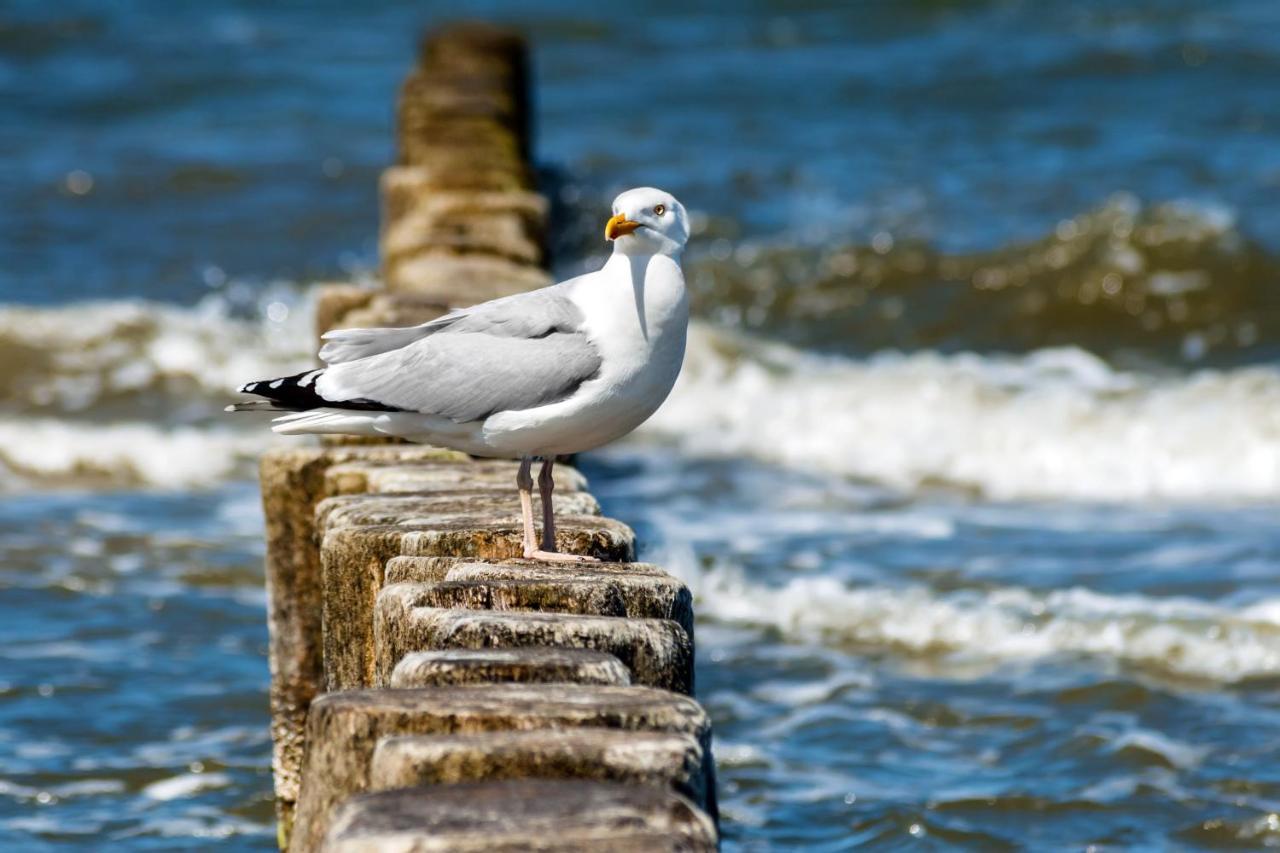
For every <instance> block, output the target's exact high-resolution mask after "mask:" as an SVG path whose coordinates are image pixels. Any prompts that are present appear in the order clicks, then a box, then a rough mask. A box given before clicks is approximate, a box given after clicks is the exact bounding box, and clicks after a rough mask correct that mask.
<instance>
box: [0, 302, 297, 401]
mask: <svg viewBox="0 0 1280 853" xmlns="http://www.w3.org/2000/svg"><path fill="white" fill-rule="evenodd" d="M259 303H260V304H259V305H258V306H256V307H255V308H254V312H256V313H255V317H254V318H253V319H246V318H242V317H237V316H235V314H234V312H233V310H232V307H231V303H230V302H229V301H228V300H227V299H225V298H223V297H221V296H220V295H211V296H209V297H207V298H205V299H204V300H202V301H200V302H199V303H197V304H195V305H193V306H190V307H183V306H178V305H169V304H164V303H158V302H146V301H142V300H115V301H90V302H75V303H72V304H69V305H64V306H59V307H54V308H38V307H27V306H6V307H4V308H0V351H3V352H5V353H6V355H7V356H8V357H7V358H6V359H4V362H5V363H4V364H3V366H0V390H2V391H3V392H4V397H5V399H6V401H7V404H8V407H9V408H11V409H12V408H13V407H14V406H15V405H21V406H26V407H38V408H43V409H46V410H48V409H54V410H57V411H61V412H78V411H85V410H87V409H90V408H92V407H94V406H96V405H100V404H103V403H105V402H107V401H109V400H111V399H112V398H114V397H120V396H125V395H131V394H138V393H142V392H151V393H159V392H166V391H171V392H176V393H185V394H190V393H192V392H197V393H199V392H203V393H214V394H224V393H228V392H229V391H231V390H232V389H234V388H235V387H236V386H238V385H239V384H241V383H242V382H245V381H246V380H247V379H253V378H260V377H263V376H267V375H269V374H270V373H271V372H273V371H276V370H279V369H286V368H294V367H296V368H297V369H299V370H300V369H302V368H303V367H305V366H306V365H308V364H310V363H311V359H312V356H313V352H312V351H311V344H312V337H311V334H310V327H311V320H310V317H311V311H310V307H309V305H308V303H307V301H306V300H305V299H303V298H301V297H300V296H299V295H298V294H297V293H296V291H293V290H290V289H285V288H274V289H269V290H268V291H266V292H265V293H264V294H263V295H262V296H260V297H259Z"/></svg>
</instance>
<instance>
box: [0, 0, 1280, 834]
mask: <svg viewBox="0 0 1280 853" xmlns="http://www.w3.org/2000/svg"><path fill="white" fill-rule="evenodd" d="M471 5H472V8H473V9H474V11H476V12H478V13H482V14H487V15H497V16H505V17H514V18H515V19H516V20H517V22H520V23H523V24H524V25H525V26H527V27H528V29H529V30H530V32H531V34H532V35H533V37H534V39H535V43H536V45H537V47H538V52H537V55H536V65H537V71H538V79H539V88H538V107H539V121H538V132H537V135H538V147H539V150H540V152H541V154H542V157H543V160H544V161H545V162H546V163H547V164H548V169H547V175H546V177H547V184H546V185H547V187H548V189H549V191H550V192H551V193H553V194H554V196H555V197H556V199H557V200H558V202H559V205H558V207H559V213H558V217H559V219H558V221H559V229H558V234H559V240H558V245H557V250H558V258H559V267H560V270H561V271H562V272H566V273H568V272H573V271H576V270H578V269H580V268H582V267H583V266H586V265H589V264H592V263H596V262H598V261H597V258H598V252H599V251H600V249H601V247H600V245H599V242H598V226H599V212H600V211H601V210H602V209H603V208H604V205H605V203H606V201H607V199H608V197H609V195H610V194H611V193H612V192H613V191H614V190H615V189H617V188H620V187H622V186H625V185H629V184H637V183H655V184H659V185H662V186H665V187H667V188H669V189H671V190H673V191H675V192H677V193H678V194H679V195H680V196H681V197H682V198H683V199H684V200H685V201H686V202H688V203H689V204H690V206H691V208H693V209H694V210H695V212H696V225H697V229H696V230H697V233H696V235H695V241H694V246H693V247H692V249H691V251H690V255H689V258H688V263H687V269H688V271H689V278H690V281H691V284H692V286H693V290H694V299H695V305H696V309H697V313H698V315H699V318H700V319H699V322H698V323H696V324H695V326H694V328H693V329H692V331H691V338H690V350H689V356H688V359H687V361H686V367H685V372H684V376H683V377H682V380H681V383H680V385H679V386H678V387H677V389H676V391H675V392H674V394H673V397H672V399H671V401H670V402H669V404H668V405H667V406H666V407H665V408H664V409H663V410H662V411H661V412H660V413H659V414H658V415H657V416H656V417H655V418H654V420H653V421H652V422H651V423H650V424H648V425H646V426H645V427H644V428H643V429H642V430H641V431H640V433H639V434H638V435H637V436H636V437H635V438H634V439H632V440H630V441H629V442H627V443H625V444H624V445H621V446H619V447H617V448H612V449H609V450H607V451H604V452H601V453H597V454H592V455H589V456H588V457H586V458H585V459H584V462H583V464H584V468H585V471H586V473H587V474H588V476H589V477H590V478H591V481H592V485H593V488H594V490H595V492H596V494H597V495H598V496H599V497H600V499H601V502H602V504H603V505H604V508H605V511H606V512H607V513H609V514H610V515H614V516H616V517H618V518H621V519H622V520H624V521H626V522H628V523H630V524H631V525H633V526H634V527H635V528H636V530H637V532H638V533H639V535H640V537H641V540H642V542H643V543H644V544H643V555H644V556H645V558H647V559H652V560H654V561H656V562H659V563H661V564H663V565H664V566H666V567H668V568H669V569H670V570H672V571H673V572H676V573H677V574H679V575H680V576H681V577H682V578H683V579H684V580H685V581H686V582H687V583H688V584H689V585H690V587H691V588H692V589H693V590H694V592H695V595H696V596H697V597H698V614H699V618H700V622H699V624H698V632H697V635H698V636H697V639H698V653H699V669H698V693H699V697H700V698H701V699H702V700H703V702H704V703H705V704H706V705H707V707H708V709H709V710H710V711H711V714H712V716H713V719H714V721H715V725H716V732H717V738H718V739H717V757H718V762H719V767H720V779H721V784H722V790H721V799H722V802H723V808H724V817H725V820H724V827H723V828H724V832H725V836H726V840H727V846H728V847H730V848H736V849H769V848H772V849H782V850H786V849H797V848H813V849H826V850H837V849H848V848H852V847H856V846H859V845H872V846H874V845H879V846H881V847H883V848H885V849H897V848H899V847H901V846H903V845H906V844H908V843H919V844H921V845H926V846H927V845H930V844H932V845H933V846H935V847H954V846H964V845H968V846H971V847H975V848H981V849H993V848H999V847H1001V846H1009V847H1024V848H1036V849H1045V848H1048V849H1058V848H1064V847H1068V848H1070V847H1083V846H1085V845H1088V844H1101V845H1111V846H1113V847H1120V848H1147V849H1170V848H1196V847H1205V846H1235V847H1241V848H1246V849H1250V848H1258V847H1264V846H1269V845H1280V771H1278V770H1277V769H1276V767H1277V766H1278V763H1277V761H1276V757H1277V756H1276V750H1275V748H1274V744H1275V743H1277V742H1280V713H1278V711H1280V678H1278V676H1280V580H1278V578H1280V573H1277V571H1276V568H1277V565H1278V564H1280V533H1278V532H1277V528H1276V526H1275V524H1274V520H1275V518H1276V513H1277V510H1278V509H1280V420H1277V414H1276V413H1277V412H1280V371H1277V369H1276V365H1275V359H1276V357H1277V352H1278V351H1277V347H1276V341H1277V340H1280V309H1278V308H1277V305H1278V304H1280V303H1277V301H1276V297H1275V295H1274V285H1275V282H1276V281H1277V280H1280V262H1278V261H1277V255H1276V251H1277V244H1276V241H1275V234H1276V233H1277V230H1276V229H1277V228H1278V227H1280V202H1278V201H1277V199H1280V195H1278V194H1277V192H1276V190H1277V189H1280V112H1278V111H1277V110H1278V109H1280V108H1278V106H1277V105H1280V101H1277V100H1276V98H1275V97H1274V92H1273V91H1272V90H1273V89H1274V86H1272V85H1270V82H1271V81H1274V80H1276V79H1280V35H1277V34H1280V17H1278V15H1280V11H1278V10H1277V7H1276V6H1275V4H1272V3H1268V2H1249V0H1233V1H1232V2H1221V3H1191V2H1164V3H1156V2H1145V3H1144V2H1134V3H1128V4H1125V5H1123V6H1117V5H1116V4H1114V3H1102V2H1099V3H1073V4H1057V5H1053V6H1046V5H1045V4H1036V3H1025V2H1012V0H1011V2H985V3H964V4H960V3H934V2H910V3H895V4H877V3H866V4H859V5H857V6H854V7H852V8H844V6H843V5H840V6H837V5H836V4H831V5H826V4H809V5H807V6H806V10H805V11H804V12H803V13H793V12H792V11H790V10H789V7H788V6H787V5H786V4H756V5H753V6H751V7H750V8H746V9H743V10H740V12H739V14H737V15H734V16H732V17H730V16H717V15H710V14H704V13H699V12H695V11H692V10H690V9H689V8H686V6H687V5H688V4H664V3H657V4H643V5H632V6H622V7H618V6H612V7H607V8H606V7H599V8H597V9H595V10H593V11H591V13H590V17H587V18H583V17H582V10H581V9H579V8H570V5H569V4H556V3H553V4H549V5H547V6H544V8H543V9H540V10H538V11H537V12H536V13H535V12H530V11H523V10H522V7H515V6H512V7H504V6H501V5H499V4H479V3H477V4H471ZM354 8H355V7H348V6H346V5H343V4H337V3H333V4H328V3H325V4H308V6H307V7H306V8H305V9H304V8H302V7H297V8H293V7H285V6H282V5H281V4H265V3H263V4H258V3H248V2H241V3H233V4H227V5H223V6H221V7H218V8H212V7H204V6H201V7H193V6H185V5H182V6H179V5H174V6H169V5H157V4H142V3H122V4H116V5H113V6H111V7H110V8H107V7H105V6H103V5H102V4H99V3H92V2H78V1H77V0H72V2H66V3H60V4H57V5H56V6H53V5H49V4H37V3H24V2H19V3H16V4H13V5H12V6H11V10H12V11H11V13H10V10H9V9H7V10H6V16H5V19H4V20H3V21H0V91H4V92H5V93H6V94H8V95H11V97H8V98H4V99H0V117H3V118H4V121H3V122H0V128H3V129H2V130H0V140H3V142H4V143H5V144H6V146H7V148H6V150H7V151H9V152H11V153H10V155H9V162H10V163H11V164H12V163H16V164H17V165H18V168H16V169H9V170H7V171H5V172H4V173H3V174H2V175H0V188H2V191H3V192H4V193H5V197H6V200H7V201H8V204H6V205H4V206H3V209H2V210H0V256H3V258H4V260H5V263H4V264H3V265H0V298H3V299H4V300H5V301H6V303H8V304H7V305H6V306H5V307H2V308H0V394H2V395H3V403H0V490H2V491H0V607H2V608H3V612H2V614H0V615H2V616H3V619H0V659H2V663H0V768H2V771H0V772H2V773H3V778H0V847H4V848H6V849H8V848H13V849H22V850H39V849H43V848H45V847H49V848H53V847H63V846H66V845H68V844H71V845H79V846H81V847H83V848H85V849H102V848H103V847H104V846H109V847H111V848H112V849H190V848H192V847H203V846H206V845H210V844H212V843H214V842H215V841H216V840H218V839H224V840H225V843H226V845H227V846H228V847H229V848H230V849H248V848H258V849H269V848H270V847H271V846H272V845H273V844H274V828H273V827H272V824H271V820H272V815H271V805H270V773H269V769H268V763H269V743H268V735H267V727H266V685H267V673H266V664H265V644H266V631H265V618H264V613H263V606H264V596H263V592H262V576H261V568H260V566H261V559H262V538H261V517H260V511H259V509H258V507H257V494H256V488H255V484H254V483H253V480H252V475H253V460H254V458H255V457H256V455H257V454H258V453H259V452H260V451H261V450H262V449H263V448H264V447H266V446H268V445H269V444H270V443H271V440H270V439H269V438H268V437H266V436H264V435H263V430H262V427H261V425H260V424H257V423H246V422H244V421H229V420H226V419H223V418H222V417H221V416H220V414H219V410H220V408H221V406H222V405H224V404H225V402H226V393H227V389H229V388H230V387H231V386H233V385H235V384H236V383H237V382H240V381H243V380H245V379H252V378H260V377H261V376H266V375H271V374H273V373H275V372H277V371H284V370H291V369H300V368H301V367H303V366H305V365H306V364H308V363H309V358H310V352H309V344H308V340H309V334H310V332H309V328H310V326H309V316H308V307H307V300H306V298H305V292H306V287H305V284H306V283H307V282H309V281H311V280H313V279H315V278H326V279H328V278H342V279H346V278H350V277H352V276H355V277H365V276H367V270H368V269H369V268H371V267H372V265H373V260H374V239H375V234H376V230H375V229H376V216H377V209H376V196H375V180H376V174H377V171H378V169H380V168H381V167H382V166H383V165H384V164H385V163H386V162H388V161H389V160H390V159H391V157H392V156H393V151H392V121H391V104H392V99H393V94H394V90H395V87H396V85H397V83H398V81H399V79H400V77H401V76H402V74H403V73H404V71H405V69H406V68H407V66H408V64H409V62H410V61H411V56H412V49H413V45H412V44H411V41H410V40H409V39H408V38H406V34H407V33H412V32H414V31H415V30H416V28H417V27H418V26H419V25H420V24H422V23H425V21H426V19H425V17H424V15H425V14H426V13H425V12H424V11H423V10H422V9H421V8H419V6H418V5H417V4H397V3H390V2H388V3H379V4H373V5H370V4H363V5H362V6H361V7H360V9H359V11H358V13H357V12H356V11H354ZM139 297H141V298H142V300H145V301H135V300H137V299H139Z"/></svg>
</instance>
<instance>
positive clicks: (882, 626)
mask: <svg viewBox="0 0 1280 853" xmlns="http://www.w3.org/2000/svg"><path fill="white" fill-rule="evenodd" d="M661 562H662V564H663V565H665V566H668V567H669V568H671V569H672V571H674V572H675V573H676V574H677V575H679V576H680V578H681V579H682V580H683V581H685V583H686V584H688V585H689V587H690V589H691V590H692V591H693V593H694V595H695V597H697V599H698V613H699V615H702V616H709V617H713V618H716V619H721V620H725V621H730V622H738V623H745V624H750V625H756V626H761V627H767V628H772V629H774V630H778V631H780V632H782V633H783V634H784V635H785V636H787V637H789V638H793V639H800V640H811V641H812V640H818V641H825V642H831V641H836V642H845V643H851V644H855V645H862V646H873V647H884V648H889V649H893V650H896V651H898V652H901V653H905V654H909V655H916V656H923V657H946V658H948V660H950V661H953V662H960V661H964V662H970V663H973V664H975V665H983V664H999V663H1003V662H1016V661H1019V660H1035V659H1040V658H1048V657H1052V656H1072V655H1076V656H1089V657H1095V658H1104V659H1110V660H1115V661H1118V662H1121V663H1124V664H1126V665H1131V666H1137V667H1142V668H1145V669H1149V670H1152V671H1155V672H1159V673H1162V674H1165V675H1169V676H1175V677H1183V678H1194V679H1204V680H1210V681H1216V682H1228V683H1229V682H1236V681H1241V680H1244V679H1249V678H1257V677H1270V676H1275V675H1277V674H1280V599H1266V600H1262V601H1259V602H1257V603H1256V604H1254V605H1251V606H1248V607H1243V608H1239V609H1235V608H1231V607H1227V606H1223V605H1219V604H1212V603H1206V602H1202V601H1197V600H1193V599H1184V598H1170V599H1160V598H1151V597H1147V596H1142V595H1108V594H1104V593H1099V592H1094V591H1091V590H1087V589H1083V588H1078V587H1077V588H1069V589H1058V590H1049V591H1043V592H1042V591H1034V590H1029V589H1024V588H1020V587H1000V588H995V589H985V590H960V591H955V592H947V593H941V592H937V591H934V590H930V589H926V588H924V587H921V586H911V587H906V588H897V587H888V586H859V587H850V586H846V585H845V584H843V583H841V582H840V581H838V580H836V579H835V578H832V577H824V576H808V577H800V578H795V579H793V580H791V581H788V582H787V583H785V584H782V585H781V586H773V585H768V584H762V583H758V582H755V581H753V580H751V579H749V578H748V577H747V576H746V574H745V572H743V571H742V569H741V568H740V567H738V566H736V565H735V564H732V563H727V562H717V563H714V564H712V565H711V566H710V567H704V566H703V565H702V564H701V563H700V562H699V561H698V560H697V558H696V557H694V556H693V554H692V553H691V552H680V551H678V550H677V551H675V552H674V553H671V552H669V553H665V554H663V555H662V559H661Z"/></svg>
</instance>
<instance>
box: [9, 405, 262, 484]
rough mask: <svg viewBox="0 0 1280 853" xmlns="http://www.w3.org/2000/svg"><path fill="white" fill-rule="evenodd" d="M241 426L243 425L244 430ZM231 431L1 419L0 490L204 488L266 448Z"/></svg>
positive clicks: (248, 434) (255, 436)
mask: <svg viewBox="0 0 1280 853" xmlns="http://www.w3.org/2000/svg"><path fill="white" fill-rule="evenodd" d="M246 426H247V425H246ZM256 426H257V427H258V429H256V430H254V429H249V428H240V429H233V428H230V427H216V428H215V427H211V428H203V429H202V428H199V427H166V426H163V425H161V424H152V423H142V422H122V423H105V424H91V423H82V422H79V421H62V420H57V419H55V418H0V488H3V487H7V488H9V489H16V488H21V487H23V486H29V485H32V484H61V483H69V484H75V485H95V484H96V485H110V486H147V487H155V488H167V489H178V488H190V487H199V486H209V485H213V484H215V483H217V482H220V481H222V480H224V479H226V478H227V477H229V476H231V475H232V474H234V473H236V472H237V471H239V472H241V473H243V472H244V471H245V466H246V465H247V464H248V462H249V460H251V459H253V458H254V457H256V456H257V454H259V453H260V452H261V451H262V450H263V449H264V448H266V447H268V446H270V445H271V443H272V441H273V439H272V438H271V433H270V432H269V431H268V430H266V429H264V428H263V427H262V424H261V423H258V424H256Z"/></svg>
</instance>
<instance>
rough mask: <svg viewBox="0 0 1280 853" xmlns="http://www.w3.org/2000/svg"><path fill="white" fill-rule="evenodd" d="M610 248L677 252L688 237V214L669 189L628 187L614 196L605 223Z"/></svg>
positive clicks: (629, 251) (641, 252) (649, 252)
mask: <svg viewBox="0 0 1280 853" xmlns="http://www.w3.org/2000/svg"><path fill="white" fill-rule="evenodd" d="M604 238H605V239H606V240H612V241H613V250H614V251H615V252H621V253H623V254H627V255H656V254H662V255H679V254H680V252H681V250H683V249H684V244H685V243H686V242H688V240H689V215H688V214H687V213H685V210H684V205H683V204H681V203H680V202H678V201H676V197H675V196H673V195H672V194H671V193H666V192H663V191H662V190H656V189H654V188H653V187H639V188H637V189H634V190H627V191H626V192H624V193H622V195H620V196H618V197H617V198H615V199H614V200H613V218H611V219H610V220H609V221H608V222H607V223H605V226H604Z"/></svg>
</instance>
